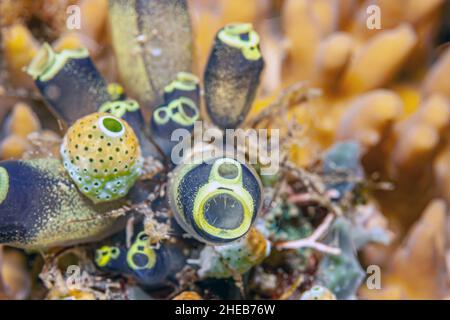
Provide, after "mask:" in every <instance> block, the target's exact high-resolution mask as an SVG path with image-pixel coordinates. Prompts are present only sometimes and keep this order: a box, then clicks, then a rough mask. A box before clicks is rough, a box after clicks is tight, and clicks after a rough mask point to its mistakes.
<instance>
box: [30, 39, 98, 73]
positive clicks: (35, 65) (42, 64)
mask: <svg viewBox="0 0 450 320" xmlns="http://www.w3.org/2000/svg"><path fill="white" fill-rule="evenodd" d="M87 57H89V52H88V50H87V49H86V48H80V49H75V50H63V51H61V52H59V53H56V52H54V51H53V49H52V47H51V46H50V45H49V44H48V43H45V44H44V45H43V46H42V47H41V49H39V51H38V53H37V54H36V56H35V57H34V58H33V60H32V61H31V63H30V64H29V66H28V68H27V69H26V71H27V73H28V74H29V75H30V76H31V77H33V79H35V80H36V79H39V80H41V81H48V80H50V79H52V78H53V77H54V76H55V75H56V74H57V73H58V72H59V71H60V70H61V69H62V68H63V67H64V65H65V64H66V62H67V61H68V60H70V59H81V58H87Z"/></svg>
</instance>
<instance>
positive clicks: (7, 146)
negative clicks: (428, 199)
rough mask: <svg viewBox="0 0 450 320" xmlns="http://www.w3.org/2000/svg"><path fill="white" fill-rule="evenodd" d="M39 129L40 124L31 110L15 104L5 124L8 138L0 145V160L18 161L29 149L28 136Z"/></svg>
mask: <svg viewBox="0 0 450 320" xmlns="http://www.w3.org/2000/svg"><path fill="white" fill-rule="evenodd" d="M40 128H41V124H40V122H39V119H38V118H37V116H36V114H35V113H34V112H33V110H31V108H30V107H29V106H28V105H26V104H24V103H18V104H16V105H15V106H14V108H13V110H12V112H11V115H10V116H9V118H8V120H7V123H6V128H5V129H6V132H7V134H8V136H7V137H6V138H5V139H4V140H3V141H2V143H1V144H0V158H1V159H20V158H21V157H22V155H23V154H24V153H25V151H27V150H29V149H30V148H31V145H30V142H29V141H28V139H27V137H28V135H29V134H30V133H32V132H36V131H39V130H40Z"/></svg>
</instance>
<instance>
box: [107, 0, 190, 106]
mask: <svg viewBox="0 0 450 320" xmlns="http://www.w3.org/2000/svg"><path fill="white" fill-rule="evenodd" d="M109 17H110V21H113V22H112V23H111V35H112V38H113V41H112V42H113V44H114V51H115V53H116V58H117V64H118V69H119V73H120V75H121V79H122V80H123V81H124V82H123V84H124V86H125V87H126V89H127V92H129V93H130V95H131V96H133V97H135V98H136V99H138V100H139V101H140V102H141V103H142V104H143V107H145V108H147V111H150V112H151V111H152V110H153V108H155V107H156V106H158V105H159V104H161V103H162V96H163V90H164V87H165V86H167V85H168V84H169V83H170V82H171V81H172V80H173V79H175V78H176V75H177V73H178V72H181V71H186V72H189V71H190V70H191V69H192V55H193V47H192V30H191V23H190V17H189V12H188V6H187V1H186V0H165V1H160V0H109ZM137 36H140V37H139V39H140V40H139V41H138V40H137V39H138V37H137ZM168 39H170V41H169V40H168Z"/></svg>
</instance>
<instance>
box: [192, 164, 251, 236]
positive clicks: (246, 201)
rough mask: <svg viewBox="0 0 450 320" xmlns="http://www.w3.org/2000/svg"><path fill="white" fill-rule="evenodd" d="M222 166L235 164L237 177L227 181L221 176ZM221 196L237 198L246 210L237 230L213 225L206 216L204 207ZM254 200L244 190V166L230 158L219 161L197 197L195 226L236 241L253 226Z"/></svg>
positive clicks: (194, 212)
mask: <svg viewBox="0 0 450 320" xmlns="http://www.w3.org/2000/svg"><path fill="white" fill-rule="evenodd" d="M222 164H233V165H235V166H236V167H237V170H238V173H237V175H236V177H234V178H231V179H227V178H224V177H222V176H221V175H220V174H219V168H220V166H221V165H222ZM220 188H226V189H220ZM219 194H228V195H231V196H232V197H234V198H236V199H237V200H238V201H239V203H240V204H241V205H242V207H243V209H244V219H243V221H242V223H241V225H240V226H239V227H237V228H235V229H221V228H217V227H215V226H213V225H211V224H210V223H209V222H208V221H207V220H206V219H205V216H204V206H205V204H206V202H207V201H208V200H209V199H211V198H213V197H214V196H216V195H219ZM253 211H254V208H253V199H252V197H251V195H250V193H249V192H248V191H247V190H245V189H244V187H243V181H242V166H241V164H240V163H239V162H237V161H236V160H233V159H229V158H222V159H218V160H217V161H216V162H215V163H214V165H213V167H212V168H211V173H210V175H209V179H208V184H206V185H205V186H203V187H201V188H200V189H199V191H198V193H197V196H196V197H195V201H194V208H193V218H194V222H195V224H196V225H197V226H198V227H199V228H200V229H201V230H203V231H204V232H206V233H208V234H209V235H212V236H215V237H218V238H221V239H234V238H239V237H241V236H242V235H244V234H245V233H246V232H247V231H248V230H249V229H250V226H251V224H252V218H253Z"/></svg>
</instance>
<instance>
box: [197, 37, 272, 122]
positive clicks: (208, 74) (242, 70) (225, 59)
mask: <svg viewBox="0 0 450 320" xmlns="http://www.w3.org/2000/svg"><path fill="white" fill-rule="evenodd" d="M263 68H264V61H263V58H262V57H261V58H259V59H257V60H248V59H246V58H245V57H244V55H243V54H242V51H241V50H240V49H238V48H234V47H232V46H229V45H227V44H226V43H223V42H222V41H221V40H220V39H219V38H218V36H216V39H215V42H214V47H213V49H212V52H211V55H210V57H209V60H208V64H207V66H206V70H205V81H204V83H205V102H206V110H207V111H208V114H209V116H210V118H211V120H212V121H213V122H214V123H215V124H216V125H218V126H219V127H221V128H230V129H233V128H236V127H237V126H239V125H240V124H241V123H242V122H243V121H244V119H245V117H246V116H247V114H248V112H249V110H250V107H251V104H252V102H253V100H254V98H255V95H256V90H257V88H258V85H259V80H260V75H261V72H262V70H263Z"/></svg>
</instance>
